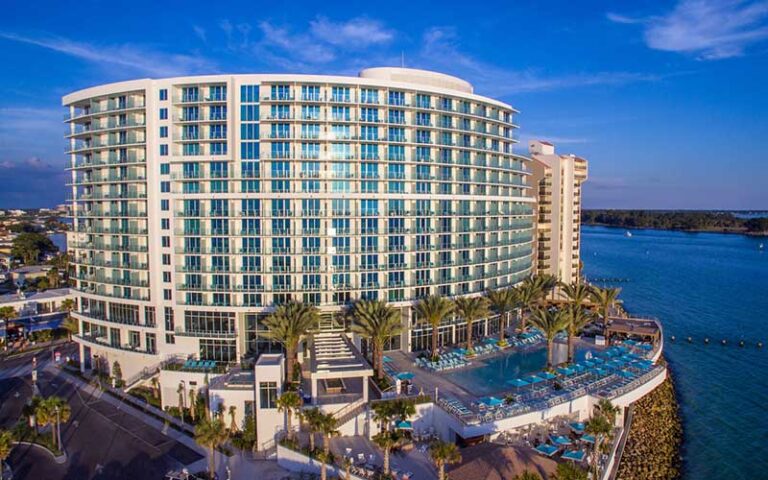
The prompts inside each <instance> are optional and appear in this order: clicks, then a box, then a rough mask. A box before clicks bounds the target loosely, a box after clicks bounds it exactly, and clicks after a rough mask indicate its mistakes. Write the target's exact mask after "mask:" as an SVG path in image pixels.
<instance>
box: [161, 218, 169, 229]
mask: <svg viewBox="0 0 768 480" xmlns="http://www.w3.org/2000/svg"><path fill="white" fill-rule="evenodd" d="M160 228H161V229H163V230H170V229H171V220H170V219H168V218H163V219H160Z"/></svg>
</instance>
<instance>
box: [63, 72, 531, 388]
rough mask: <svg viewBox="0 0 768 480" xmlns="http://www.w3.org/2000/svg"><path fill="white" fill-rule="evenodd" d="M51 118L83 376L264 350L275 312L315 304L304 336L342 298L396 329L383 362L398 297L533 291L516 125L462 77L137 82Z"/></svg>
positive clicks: (419, 339)
mask: <svg viewBox="0 0 768 480" xmlns="http://www.w3.org/2000/svg"><path fill="white" fill-rule="evenodd" d="M63 104H64V105H65V106H66V107H67V108H68V112H69V114H68V119H67V122H68V125H69V126H70V130H69V131H70V133H69V135H68V138H69V140H70V149H69V154H70V170H71V184H70V186H71V200H72V215H73V220H74V228H73V231H72V232H71V233H70V234H69V236H68V240H69V250H70V251H71V253H72V263H73V264H75V266H76V270H77V275H76V283H77V285H76V288H77V290H78V295H79V296H80V297H81V302H80V303H81V308H80V311H79V312H78V313H76V314H75V316H76V318H78V319H79V320H80V321H81V327H82V328H81V332H82V334H81V335H79V336H78V341H79V342H80V343H81V345H82V349H81V350H82V351H81V353H82V358H83V359H84V368H87V367H89V366H91V359H92V357H93V355H100V356H101V357H108V358H109V357H119V358H120V359H121V366H122V369H123V372H124V374H125V376H126V377H130V376H131V375H132V374H135V373H137V372H140V371H142V370H143V369H145V368H147V367H154V366H157V365H159V364H160V362H161V361H163V360H165V359H166V358H168V357H172V356H173V357H179V356H190V355H191V356H193V357H194V358H196V359H198V360H211V361H215V362H217V365H222V364H231V363H235V362H237V361H238V360H240V359H241V358H243V357H247V356H257V355H258V354H260V353H263V352H270V351H276V347H275V346H274V345H272V344H270V343H269V342H268V341H266V340H265V339H264V338H263V337H262V336H261V335H260V331H262V332H263V326H262V325H261V319H262V318H263V317H264V316H265V315H266V314H268V313H269V311H271V309H272V308H273V305H274V304H276V303H280V302H284V301H286V300H287V299H288V298H293V299H297V300H302V301H304V302H307V303H313V304H316V305H317V306H318V307H319V308H320V310H321V311H322V312H323V313H324V318H323V324H322V325H320V326H319V327H320V328H321V329H324V328H333V327H334V325H336V323H335V322H337V321H338V319H336V318H335V314H336V313H337V312H339V311H340V310H341V309H342V308H344V306H345V305H346V304H347V303H348V302H350V301H351V300H354V299H357V298H363V297H364V298H379V299H384V300H387V301H389V302H391V303H392V304H394V305H396V306H400V307H402V308H403V321H404V324H405V326H406V329H405V333H404V334H403V336H402V337H401V338H400V339H396V340H397V341H396V342H394V344H393V345H392V348H402V349H405V350H409V349H415V348H423V346H422V344H423V340H424V339H426V338H428V335H429V331H428V329H427V330H425V329H423V328H421V327H417V326H416V325H415V322H414V321H413V319H412V318H411V315H410V314H409V312H408V310H409V309H408V308H407V307H408V306H409V305H410V304H411V303H412V302H413V301H414V300H415V299H418V298H421V297H423V296H426V295H428V294H441V295H445V296H452V295H472V294H479V293H480V292H483V291H484V290H485V289H487V288H496V287H501V286H506V285H513V284H516V283H518V282H519V281H521V280H522V279H523V278H524V277H525V276H527V275H528V274H530V273H531V265H532V257H531V255H532V248H533V246H532V239H533V238H532V237H533V225H532V222H533V218H532V217H533V211H532V203H533V198H532V196H531V185H530V182H529V176H530V165H529V164H530V163H531V162H530V160H529V159H527V158H524V157H520V156H517V155H514V154H513V153H512V146H513V144H514V143H515V142H516V140H515V138H516V134H515V130H516V128H517V126H516V125H515V115H516V113H517V112H516V111H515V110H514V109H513V108H512V107H510V106H509V105H506V104H504V103H501V102H498V101H495V100H492V99H489V98H486V97H482V96H479V95H475V94H474V93H472V87H471V85H469V84H468V83H467V82H465V81H463V80H461V79H457V78H455V77H450V76H447V75H443V74H437V73H434V72H425V71H420V70H410V69H397V68H383V69H369V70H365V71H363V72H362V73H361V75H360V77H335V76H318V75H213V76H197V77H178V78H169V79H156V80H151V79H142V80H135V81H128V82H121V83H116V84H110V85H102V86H97V87H93V88H88V89H85V90H81V91H78V92H75V93H72V94H70V95H67V96H65V97H64V98H63ZM451 328H452V329H453V330H458V327H456V328H454V327H453V326H452V327H451ZM453 330H452V331H453ZM452 335H453V336H454V337H456V338H455V339H454V338H453V337H452V339H453V341H461V339H460V338H459V336H460V335H461V333H460V332H459V333H457V332H453V333H452ZM464 335H466V332H465V333H464ZM414 339H416V340H415V342H416V343H415V344H414ZM123 362H125V363H123ZM109 364H110V365H111V364H112V361H111V360H110V361H109Z"/></svg>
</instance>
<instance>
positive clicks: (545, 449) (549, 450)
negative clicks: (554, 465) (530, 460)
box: [536, 443, 559, 457]
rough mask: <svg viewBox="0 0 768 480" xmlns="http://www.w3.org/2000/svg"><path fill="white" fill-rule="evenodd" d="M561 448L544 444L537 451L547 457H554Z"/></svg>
mask: <svg viewBox="0 0 768 480" xmlns="http://www.w3.org/2000/svg"><path fill="white" fill-rule="evenodd" d="M558 450H559V448H557V447H555V446H554V445H548V444H546V443H542V444H541V445H539V446H538V447H536V451H537V452H539V453H541V454H543V455H546V456H548V457H551V456H552V455H554V454H556V453H557V451H558Z"/></svg>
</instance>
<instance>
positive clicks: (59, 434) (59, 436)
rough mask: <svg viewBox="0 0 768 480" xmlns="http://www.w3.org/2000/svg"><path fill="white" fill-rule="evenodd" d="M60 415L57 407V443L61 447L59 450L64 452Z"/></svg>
mask: <svg viewBox="0 0 768 480" xmlns="http://www.w3.org/2000/svg"><path fill="white" fill-rule="evenodd" d="M59 413H60V411H59V406H58V405H56V442H57V443H58V445H59V450H63V449H62V448H61V416H60V415H59Z"/></svg>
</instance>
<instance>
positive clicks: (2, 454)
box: [0, 430, 13, 480]
mask: <svg viewBox="0 0 768 480" xmlns="http://www.w3.org/2000/svg"><path fill="white" fill-rule="evenodd" d="M11 450H13V435H11V432H9V431H8V430H0V480H3V471H4V469H3V466H4V465H5V461H6V460H7V459H8V457H10V456H11Z"/></svg>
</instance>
